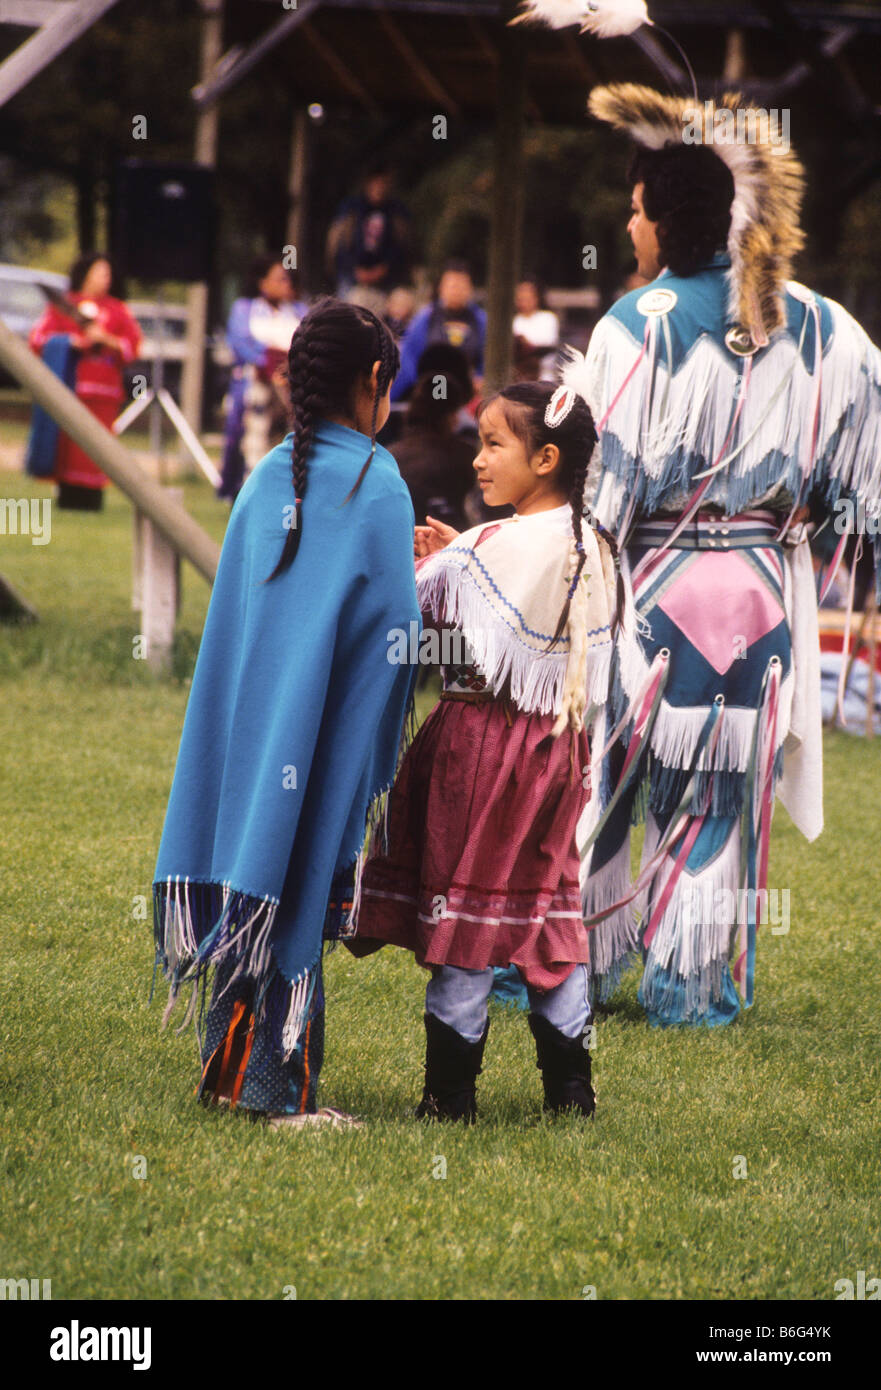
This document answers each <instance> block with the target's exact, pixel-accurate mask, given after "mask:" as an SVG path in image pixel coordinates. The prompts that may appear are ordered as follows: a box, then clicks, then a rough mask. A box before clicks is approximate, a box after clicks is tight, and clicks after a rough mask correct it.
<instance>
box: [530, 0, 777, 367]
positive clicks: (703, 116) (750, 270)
mask: <svg viewBox="0 0 881 1390" xmlns="http://www.w3.org/2000/svg"><path fill="white" fill-rule="evenodd" d="M519 19H521V20H526V21H530V20H536V21H539V22H541V23H544V24H547V25H549V26H550V27H551V28H553V29H562V28H566V27H567V26H568V25H572V24H578V25H579V26H580V28H581V30H582V32H585V31H587V32H590V33H592V34H595V35H596V36H597V37H598V38H608V37H611V36H614V35H623V34H630V33H633V32H634V30H636V29H638V28H639V26H640V25H641V24H652V20H651V19H650V18H649V16H648V13H647V11H646V7H645V4H644V3H643V0H524V13H523V14H522V15H520V16H519ZM654 27H657V26H654ZM662 32H663V31H662ZM668 37H670V38H672V35H669V36H668ZM677 47H678V45H677ZM680 52H681V49H680ZM683 57H685V55H684V54H683ZM686 62H687V59H686ZM689 70H690V69H689ZM693 82H694V79H693V76H692V83H693ZM588 109H589V111H590V113H591V115H592V116H595V117H596V118H597V119H598V120H601V121H605V122H606V123H607V124H609V125H612V126H614V127H615V128H616V129H617V130H623V131H626V132H627V133H628V135H630V137H631V139H633V140H634V141H635V142H636V143H637V144H639V145H643V146H644V147H645V148H646V149H650V150H659V149H661V148H663V146H664V145H666V144H670V143H673V144H699V143H703V144H708V145H710V147H711V148H712V150H713V152H714V153H715V154H717V155H718V156H719V158H720V159H722V160H724V162H725V163H726V164H727V165H728V167H729V169H730V170H731V173H732V176H733V178H734V202H733V203H732V206H731V229H730V232H729V234H728V252H729V255H730V257H731V275H730V283H731V293H730V298H729V313H730V315H731V317H732V319H734V320H735V321H736V323H737V324H739V325H740V326H741V327H743V328H744V329H746V330H747V331H748V332H749V333H750V334H751V336H752V339H753V342H754V343H755V344H756V345H757V346H759V347H764V346H765V345H766V344H767V341H768V334H769V333H770V332H772V331H773V330H774V329H775V328H779V327H781V326H782V324H783V303H782V299H781V289H782V286H783V283H784V281H786V280H788V279H789V277H790V273H791V268H792V258H793V257H794V256H795V254H796V253H797V252H798V251H799V250H801V247H802V245H803V244H804V235H803V233H802V231H801V228H800V226H799V210H800V207H801V199H802V193H803V190H804V171H803V169H802V166H801V164H800V163H799V161H798V159H797V158H796V156H795V154H794V153H793V152H792V150H791V149H790V148H789V147H788V145H786V146H784V145H783V144H782V143H780V142H779V140H778V130H777V126H776V124H775V122H774V121H772V120H771V118H770V115H769V113H768V112H765V111H762V110H761V109H760V108H757V107H754V106H751V105H749V104H744V102H743V101H742V99H741V97H740V94H739V93H737V92H726V93H725V95H724V96H723V97H722V98H721V100H720V101H719V102H714V101H705V102H698V100H697V93H696V91H695V93H694V95H693V96H691V97H687V96H664V95H662V93H660V92H656V91H654V90H653V88H651V87H641V86H637V85H635V84H634V83H631V82H623V83H617V84H615V85H613V86H609V87H596V88H594V90H593V92H591V94H590V99H589V102H588ZM717 113H720V114H719V116H718V118H717ZM722 113H724V114H722ZM727 113H731V115H730V116H729V115H728V114H727ZM738 120H739V121H740V122H741V124H742V125H745V126H746V128H747V131H748V138H747V139H742V138H738V131H737V129H736V123H737V121H738ZM729 130H733V133H734V138H729Z"/></svg>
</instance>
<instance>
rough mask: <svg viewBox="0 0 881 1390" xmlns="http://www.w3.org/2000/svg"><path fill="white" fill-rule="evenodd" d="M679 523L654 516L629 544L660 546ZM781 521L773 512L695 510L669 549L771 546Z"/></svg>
mask: <svg viewBox="0 0 881 1390" xmlns="http://www.w3.org/2000/svg"><path fill="white" fill-rule="evenodd" d="M677 524H678V517H675V516H670V517H666V516H656V517H653V518H652V520H651V521H644V522H643V523H642V524H641V525H640V526H637V528H636V530H635V532H634V534H633V538H632V540H631V542H630V544H631V545H632V546H640V547H643V546H645V547H649V548H654V547H655V546H659V545H663V544H664V543H665V542H666V540H667V537H668V536H669V534H670V532H671V531H672V530H674V529H675V527H676V526H677ZM779 529H780V522H779V520H778V519H777V518H776V517H775V515H774V513H773V512H767V511H754V512H739V513H738V514H737V516H715V515H713V514H711V513H709V512H698V513H697V515H696V516H694V517H692V519H691V521H689V523H688V524H687V526H684V527H683V529H682V531H681V532H680V533H679V535H678V536H677V537H676V539H675V540H674V541H671V542H670V543H669V545H670V549H671V550H739V549H743V548H745V547H747V546H752V545H774V544H776V541H775V537H776V535H777V532H778V531H779Z"/></svg>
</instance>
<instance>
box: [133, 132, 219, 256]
mask: <svg viewBox="0 0 881 1390" xmlns="http://www.w3.org/2000/svg"><path fill="white" fill-rule="evenodd" d="M214 224H215V213H214V170H213V169H208V168H206V167H205V165H203V164H170V163H169V164H166V163H162V164H157V163H153V162H151V161H150V160H146V159H126V160H124V161H123V162H122V163H121V164H118V165H117V167H116V175H115V178H114V185H113V217H112V227H113V238H112V257H113V265H114V269H115V270H116V272H117V273H118V274H119V275H120V276H122V277H123V278H125V277H126V276H130V275H131V276H135V277H136V278H137V279H138V280H185V281H188V282H196V281H199V280H210V278H211V270H212V260H213V256H214Z"/></svg>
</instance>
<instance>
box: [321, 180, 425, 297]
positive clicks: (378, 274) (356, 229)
mask: <svg viewBox="0 0 881 1390" xmlns="http://www.w3.org/2000/svg"><path fill="white" fill-rule="evenodd" d="M393 187H394V174H393V173H392V171H391V169H389V168H388V167H387V166H386V165H374V166H373V167H372V168H371V169H370V170H369V171H368V173H367V175H366V177H365V179H364V183H363V186H362V191H361V192H360V193H356V194H355V195H354V197H351V198H347V199H345V201H344V202H343V203H341V204H340V207H339V210H338V212H337V214H336V217H335V218H334V220H333V222H332V223H331V226H330V230H329V231H328V234H327V246H326V259H327V271H328V274H329V275H330V277H331V279H332V280H333V282H334V284H335V285H336V293H337V295H338V296H339V297H340V298H341V299H348V298H351V297H352V291H354V290H362V291H364V290H371V291H373V292H374V294H375V293H376V292H380V293H381V294H383V295H385V294H386V293H387V292H388V291H389V290H390V289H392V288H393V287H394V286H395V285H397V284H399V283H400V282H401V281H402V280H404V279H405V278H406V275H407V260H408V253H409V241H410V214H409V212H408V210H407V208H406V206H405V204H404V203H402V202H401V201H400V199H398V198H395V197H393V196H392V189H393ZM370 307H372V305H371V306H370ZM374 312H375V310H374Z"/></svg>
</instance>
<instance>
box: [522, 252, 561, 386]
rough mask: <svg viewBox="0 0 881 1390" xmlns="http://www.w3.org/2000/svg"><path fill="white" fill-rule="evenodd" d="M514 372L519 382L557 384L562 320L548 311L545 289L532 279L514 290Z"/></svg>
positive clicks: (524, 281) (523, 281)
mask: <svg viewBox="0 0 881 1390" xmlns="http://www.w3.org/2000/svg"><path fill="white" fill-rule="evenodd" d="M514 307H515V309H516V310H517V312H516V314H515V315H514V373H515V377H516V379H517V380H518V381H555V380H556V378H557V372H556V364H557V349H558V347H559V345H560V320H559V319H558V318H557V315H556V314H555V313H553V312H552V311H551V310H550V309H547V308H545V304H544V289H543V287H542V285H541V284H540V283H539V281H538V280H536V279H534V278H533V277H532V276H529V277H527V278H526V279H525V280H521V281H520V284H519V285H518V286H517V288H516V290H515V291H514Z"/></svg>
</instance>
